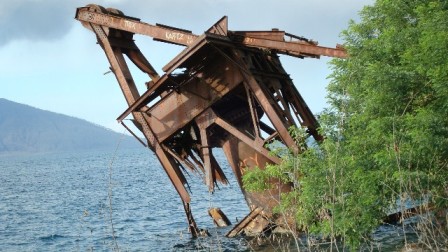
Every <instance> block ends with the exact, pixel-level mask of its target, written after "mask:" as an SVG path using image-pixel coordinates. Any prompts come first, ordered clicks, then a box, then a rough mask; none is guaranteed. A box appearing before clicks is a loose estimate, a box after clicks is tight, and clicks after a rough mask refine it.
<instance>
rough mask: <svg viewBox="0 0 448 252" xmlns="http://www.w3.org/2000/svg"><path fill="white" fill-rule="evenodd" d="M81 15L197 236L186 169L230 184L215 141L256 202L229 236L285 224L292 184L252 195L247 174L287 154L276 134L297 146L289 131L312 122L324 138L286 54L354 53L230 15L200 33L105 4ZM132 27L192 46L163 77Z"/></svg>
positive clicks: (314, 132)
mask: <svg viewBox="0 0 448 252" xmlns="http://www.w3.org/2000/svg"><path fill="white" fill-rule="evenodd" d="M76 19H77V20H79V21H81V22H82V24H83V25H84V26H85V27H87V28H88V29H90V30H92V31H93V32H94V33H95V34H96V37H97V40H98V43H99V44H100V45H101V47H102V49H103V50H104V52H105V53H106V56H107V58H108V60H109V63H110V65H111V71H112V72H113V73H114V74H115V76H116V78H117V81H118V83H119V85H120V88H121V89H122V91H123V94H124V97H125V99H126V101H127V104H128V105H129V107H128V108H127V109H126V110H125V111H124V112H123V114H122V115H120V116H119V117H118V121H119V122H122V121H123V120H124V119H125V118H126V117H128V116H129V115H131V114H132V116H133V122H134V124H135V125H136V127H137V128H138V129H139V130H140V131H141V132H142V133H143V135H144V136H145V138H146V140H147V146H148V147H149V148H150V149H151V150H152V151H153V152H154V153H155V154H156V156H157V158H158V159H159V161H160V163H161V164H162V166H163V168H164V170H165V171H166V173H167V175H168V177H169V179H170V180H171V182H172V184H173V186H174V188H175V189H176V191H177V192H178V194H179V196H180V197H181V199H182V203H183V206H184V209H185V213H186V215H187V221H188V225H189V230H190V232H191V233H192V235H193V236H197V235H199V229H198V228H197V226H196V222H195V221H194V218H193V214H192V212H191V209H190V202H191V198H190V194H189V192H188V190H187V186H188V183H187V179H186V177H185V173H186V172H197V173H199V174H202V175H203V178H204V182H205V184H206V185H207V187H208V190H209V191H210V192H213V191H214V190H215V186H216V185H217V183H222V184H227V183H228V181H227V177H226V175H225V174H224V172H223V171H222V169H221V167H220V166H219V164H218V162H217V161H216V159H215V157H214V155H213V152H212V149H213V148H222V149H223V151H224V154H225V156H226V157H227V161H228V163H229V165H230V167H231V168H232V170H233V173H234V175H235V176H236V179H237V181H238V183H239V186H240V187H241V190H242V192H243V194H244V197H245V199H246V201H247V204H248V206H249V208H250V210H251V212H250V214H249V215H248V216H246V217H245V218H244V219H243V220H241V221H240V222H239V223H237V224H236V225H235V227H234V229H232V231H230V232H229V234H228V236H235V235H237V234H239V233H241V232H242V231H244V232H246V233H259V232H262V231H264V230H266V229H268V228H272V225H281V223H282V221H280V218H278V219H276V216H274V215H272V209H273V207H274V206H275V205H276V204H277V202H278V200H279V197H280V192H287V191H289V190H291V185H289V184H282V183H280V182H279V181H276V180H272V181H271V184H272V186H273V189H272V190H270V191H266V192H264V193H252V192H248V191H246V190H245V189H244V186H243V182H242V176H243V174H244V173H245V172H246V171H247V170H250V169H253V168H254V167H259V168H261V169H264V167H266V165H268V164H279V163H280V162H281V159H280V158H279V157H277V156H273V155H271V154H270V150H269V149H268V148H267V147H266V144H267V143H268V142H270V141H272V140H274V139H275V140H278V141H279V142H280V143H282V144H284V145H285V146H287V147H289V148H291V149H292V150H294V151H295V152H297V153H298V152H299V149H298V146H297V145H296V142H295V141H294V139H293V138H292V137H291V136H290V134H289V133H288V129H289V128H290V127H291V126H300V127H305V128H306V129H307V131H308V133H309V134H310V135H311V136H313V137H314V138H315V139H316V140H317V141H320V140H322V136H320V135H319V133H318V132H317V128H318V122H317V121H316V119H315V117H314V116H313V114H312V113H311V111H310V109H309V108H308V106H307V105H306V103H305V101H304V100H303V98H302V97H301V95H300V94H299V92H298V91H297V89H296V88H295V86H294V84H293V82H292V80H291V78H290V77H289V75H288V74H287V73H286V72H285V70H284V69H283V67H282V65H281V63H280V60H279V56H278V54H286V55H291V56H294V57H298V58H319V57H320V56H321V55H324V56H330V57H346V52H345V51H344V50H343V49H342V48H339V47H336V48H327V47H321V46H318V45H317V43H316V42H314V41H310V40H307V39H305V38H302V37H298V36H294V35H292V34H288V33H285V32H284V31H279V30H276V29H274V30H272V31H230V30H228V29H227V17H223V18H222V19H221V20H219V21H218V22H217V23H216V24H214V25H213V26H212V27H211V28H210V29H208V30H207V31H206V32H205V33H204V34H202V35H200V36H198V35H195V34H193V33H191V32H190V31H186V30H182V29H178V28H173V27H169V26H165V25H159V24H157V25H150V24H147V23H143V22H140V20H139V19H136V18H133V17H129V16H125V15H124V14H123V13H122V12H121V11H119V10H116V9H105V8H103V7H101V6H98V5H88V6H86V7H82V8H78V9H77V11H76ZM134 34H143V35H147V36H150V37H152V38H153V39H154V40H158V41H163V42H168V43H173V44H178V45H182V46H185V47H186V48H185V49H184V50H183V51H182V52H181V53H180V54H179V55H177V56H176V57H175V58H174V59H172V60H171V61H170V62H169V63H168V64H167V65H166V66H165V67H163V71H164V72H165V73H164V74H163V75H161V76H160V75H159V74H158V73H157V72H156V71H155V70H154V68H153V67H152V66H151V64H150V63H149V61H148V60H147V59H146V58H145V57H144V56H143V54H142V53H141V51H140V50H139V48H138V47H137V45H136V44H135V42H134V40H133V36H134ZM124 55H126V56H127V57H128V58H129V59H130V60H131V61H132V63H134V64H135V65H136V66H137V67H138V68H139V69H140V70H141V71H142V72H144V73H146V74H147V75H148V76H149V78H150V80H149V81H148V82H147V83H146V85H147V90H146V91H145V92H144V93H143V94H140V93H139V92H138V90H137V87H136V84H135V83H134V80H133V78H132V75H131V72H130V70H129V68H128V65H127V63H126V61H125V57H124ZM179 70H182V72H180V73H179Z"/></svg>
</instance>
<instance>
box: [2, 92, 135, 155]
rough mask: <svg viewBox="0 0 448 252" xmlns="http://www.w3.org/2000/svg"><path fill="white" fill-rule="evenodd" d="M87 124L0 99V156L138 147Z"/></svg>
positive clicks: (116, 135)
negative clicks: (118, 144)
mask: <svg viewBox="0 0 448 252" xmlns="http://www.w3.org/2000/svg"><path fill="white" fill-rule="evenodd" d="M121 136H122V135H121V134H119V133H116V132H114V131H112V130H109V129H107V128H105V127H102V126H98V125H96V124H93V123H90V122H88V121H85V120H82V119H77V118H74V117H70V116H66V115H62V114H57V113H53V112H49V111H45V110H41V109H37V108H33V107H30V106H28V105H24V104H19V103H16V102H12V101H9V100H6V99H3V98H0V154H1V153H8V152H51V151H76V150H93V149H106V148H115V147H116V146H117V143H118V142H119V141H120V139H122V141H121V142H120V146H121V147H122V148H129V147H137V146H138V145H140V143H138V141H137V140H136V139H134V138H133V137H130V136H124V137H123V138H121Z"/></svg>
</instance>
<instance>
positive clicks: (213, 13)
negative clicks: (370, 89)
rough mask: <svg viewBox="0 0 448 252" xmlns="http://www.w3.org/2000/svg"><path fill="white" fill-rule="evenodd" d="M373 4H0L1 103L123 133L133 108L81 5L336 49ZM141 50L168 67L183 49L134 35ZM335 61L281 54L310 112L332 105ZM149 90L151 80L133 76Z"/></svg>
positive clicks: (115, 0) (345, 0)
mask: <svg viewBox="0 0 448 252" xmlns="http://www.w3.org/2000/svg"><path fill="white" fill-rule="evenodd" d="M373 2H374V0H338V1H336V0H283V1H274V0H246V1H243V0H189V1H185V0H151V1H144V0H135V1H132V0H112V1H104V0H97V1H95V2H94V1H93V0H90V1H85V0H14V1H12V0H11V1H9V0H0V98H5V99H8V100H11V101H14V102H18V103H23V104H27V105H30V106H33V107H37V108H40V109H44V110H49V111H52V112H57V113H61V114H65V115H69V116H74V117H77V118H81V119H84V120H87V121H90V122H93V123H95V124H98V125H101V126H104V127H107V128H110V129H112V130H115V131H118V132H123V128H122V126H121V125H119V124H118V123H117V121H116V118H117V117H118V116H119V115H120V114H121V113H122V112H123V111H124V110H125V109H126V108H127V105H126V102H125V100H124V97H123V95H122V93H121V91H120V88H119V86H118V84H117V82H116V79H115V77H114V76H113V74H111V73H109V74H105V73H107V72H108V71H109V63H108V61H107V59H106V56H105V55H104V52H103V50H102V49H101V47H100V46H99V45H97V44H96V38H95V35H94V34H93V33H92V32H91V31H89V30H87V29H85V28H84V27H83V26H82V25H81V23H80V22H78V21H77V20H75V19H74V16H75V11H76V8H77V7H83V6H85V5H87V4H89V3H95V4H99V5H102V6H104V7H113V8H117V9H119V10H121V11H123V12H124V13H125V14H126V15H129V16H133V17H138V18H140V19H141V20H142V21H143V22H146V23H150V24H155V23H161V24H166V25H169V26H174V27H178V28H184V29H187V30H191V31H193V33H195V34H202V33H203V32H204V31H205V30H207V29H208V28H209V27H210V26H211V25H213V24H214V23H215V22H216V21H218V20H219V19H220V18H221V17H222V16H225V15H226V16H228V18H229V30H233V31H238V30H271V29H272V28H278V29H280V30H285V31H286V32H289V33H292V34H295V35H299V36H304V37H306V38H309V39H313V40H315V41H318V42H319V45H322V46H328V47H334V46H335V45H336V44H337V43H340V44H341V43H343V41H342V38H341V37H340V36H339V35H340V33H341V31H342V30H344V29H346V28H347V26H348V23H349V20H355V21H356V20H358V19H359V17H358V13H359V11H360V10H361V9H362V7H363V6H365V5H371V4H373ZM134 38H135V40H136V43H137V45H138V46H139V47H140V50H141V51H142V52H143V54H144V55H145V56H146V58H147V59H148V60H149V61H150V63H151V64H152V65H153V66H154V67H155V68H156V70H157V71H158V73H159V75H162V74H163V71H162V70H161V68H162V67H163V66H164V65H165V64H166V63H168V62H169V61H170V60H171V59H172V58H173V57H174V56H176V55H177V54H178V53H179V52H180V51H181V50H182V49H183V47H181V46H176V45H170V44H164V43H162V42H155V41H153V40H152V39H151V38H149V37H145V36H141V35H135V36H134ZM329 60H330V59H329V58H326V57H321V59H297V58H292V57H288V56H281V61H282V62H283V65H284V68H285V69H286V71H287V72H288V73H289V74H290V76H291V78H292V79H293V81H294V83H295V85H296V87H297V89H298V90H299V92H300V93H301V94H302V96H303V98H304V99H305V101H306V102H307V104H308V106H309V107H310V108H311V110H312V112H313V113H319V112H321V111H322V110H323V108H324V107H325V106H326V98H325V97H326V89H325V88H326V86H327V84H328V82H329V79H328V78H327V77H328V75H329V74H330V73H331V69H330V66H329V65H328V61H329ZM134 78H135V81H136V84H137V85H138V86H139V87H141V88H143V87H144V83H145V82H146V81H148V80H149V79H148V77H147V76H143V75H142V74H136V75H134Z"/></svg>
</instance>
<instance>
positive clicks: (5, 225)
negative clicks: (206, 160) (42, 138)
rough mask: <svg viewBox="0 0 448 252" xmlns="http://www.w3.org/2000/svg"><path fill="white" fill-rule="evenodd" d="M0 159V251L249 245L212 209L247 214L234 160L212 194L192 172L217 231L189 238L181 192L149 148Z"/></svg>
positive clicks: (201, 208) (197, 205) (201, 214)
mask: <svg viewBox="0 0 448 252" xmlns="http://www.w3.org/2000/svg"><path fill="white" fill-rule="evenodd" d="M222 158H223V156H222V155H221V156H220V155H218V159H220V160H218V161H219V162H224V160H222ZM0 159H1V163H0V174H1V176H0V251H88V250H94V251H111V250H114V249H116V248H117V247H118V249H119V250H120V251H174V250H197V249H201V248H203V249H206V250H208V249H207V248H209V249H210V248H212V247H216V248H221V249H222V250H245V249H246V247H245V245H244V241H243V240H239V239H227V238H224V237H223V234H225V233H226V232H227V231H228V230H229V228H224V229H218V228H215V227H214V225H213V222H212V220H211V218H210V217H209V216H208V213H207V209H208V208H209V207H210V206H213V207H220V208H221V209H222V210H223V211H224V212H225V213H226V214H227V216H228V217H229V219H230V220H233V222H235V221H234V220H235V219H236V218H238V219H241V218H243V217H244V216H245V215H246V214H247V213H248V208H247V205H246V203H245V201H244V199H243V196H242V195H241V193H240V189H239V187H238V184H237V182H236V181H235V179H234V177H233V174H232V173H231V171H230V170H228V167H227V166H224V165H223V168H224V170H225V173H226V175H227V176H228V178H229V181H230V186H221V187H220V189H219V190H217V191H216V192H215V193H214V194H213V195H210V194H209V193H208V191H207V188H206V187H205V185H203V183H202V182H201V178H199V177H198V176H197V175H195V174H191V178H189V179H188V180H189V181H190V186H191V191H192V193H191V198H192V210H193V214H194V217H195V219H196V222H197V223H198V226H199V227H200V228H205V229H208V230H209V232H210V233H211V234H212V237H210V238H207V240H201V239H191V238H190V235H189V233H188V232H187V224H186V217H185V214H184V211H183V207H182V204H181V201H180V198H179V197H178V196H177V193H176V191H175V190H174V188H173V186H172V185H171V183H170V181H169V179H168V177H167V176H166V174H165V172H164V171H163V169H162V168H161V166H160V164H159V162H158V161H157V159H156V157H155V156H154V155H153V154H152V153H151V152H150V151H149V150H148V149H145V148H141V149H128V150H120V149H119V150H118V151H117V152H115V151H96V152H77V153H70V152H65V153H47V154H34V155H26V156H24V155H20V156H19V155H16V156H2V157H0ZM109 193H111V197H109ZM111 209H112V210H111ZM110 213H112V215H110ZM110 216H112V218H110ZM112 229H113V230H114V231H115V232H114V236H115V240H114V239H113V237H112V234H113V232H112Z"/></svg>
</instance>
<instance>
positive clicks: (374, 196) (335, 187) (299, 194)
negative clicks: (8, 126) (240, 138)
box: [244, 0, 448, 250]
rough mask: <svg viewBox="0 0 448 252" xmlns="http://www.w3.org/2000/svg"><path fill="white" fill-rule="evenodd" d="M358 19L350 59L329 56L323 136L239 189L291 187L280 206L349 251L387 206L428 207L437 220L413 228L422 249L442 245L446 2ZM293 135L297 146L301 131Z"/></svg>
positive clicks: (348, 42) (407, 4)
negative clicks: (277, 183)
mask: <svg viewBox="0 0 448 252" xmlns="http://www.w3.org/2000/svg"><path fill="white" fill-rule="evenodd" d="M360 17H361V21H360V22H359V23H355V22H353V21H352V22H351V23H350V24H349V26H348V28H347V30H345V31H343V33H342V36H343V39H344V42H345V43H344V46H345V47H346V49H347V52H348V54H349V58H348V59H343V60H341V59H334V60H333V61H332V62H331V66H332V68H333V74H332V75H331V76H330V79H331V82H330V84H329V86H328V100H329V104H330V106H329V108H328V109H326V110H325V111H324V112H323V113H322V114H321V115H320V122H321V125H322V127H321V131H322V134H323V135H325V137H326V139H325V141H324V142H322V143H319V144H316V145H313V146H308V147H307V148H305V146H302V147H303V148H302V149H303V152H302V153H301V154H300V155H298V156H294V155H292V154H291V153H285V154H284V155H283V160H284V161H283V163H282V164H281V165H278V166H270V167H267V168H266V169H265V170H263V171H261V170H254V171H252V172H250V173H248V174H246V175H245V177H244V180H245V183H246V184H248V186H247V188H246V189H248V190H263V189H265V188H266V187H267V186H268V183H267V181H268V178H270V177H277V178H280V179H282V180H283V181H284V182H292V183H294V185H295V190H294V191H292V192H291V193H288V194H285V195H283V200H282V202H281V204H280V206H279V207H278V209H277V211H279V212H289V213H293V214H294V216H295V218H296V222H297V225H298V227H299V229H301V230H304V231H306V232H307V233H309V234H316V235H323V236H325V237H327V238H329V239H330V240H331V241H332V242H333V243H340V244H339V245H340V246H342V247H345V248H350V249H353V250H355V249H358V248H360V246H361V245H362V244H367V243H369V241H370V237H371V233H372V231H373V230H374V229H375V228H377V227H378V226H379V225H380V224H381V223H382V221H383V218H384V217H385V216H387V215H388V214H390V213H391V212H393V211H397V210H403V209H405V208H406V207H409V206H411V205H412V204H414V203H417V204H423V205H425V206H431V210H432V212H433V213H434V214H435V215H439V216H436V218H427V219H425V220H424V221H425V222H423V224H421V225H419V226H417V230H416V233H417V234H418V235H419V238H420V243H421V244H422V245H423V246H425V247H426V248H427V249H431V250H441V249H444V248H446V247H448V246H447V244H448V237H447V236H448V231H447V226H446V218H447V217H446V214H447V213H446V209H447V207H448V172H447V168H448V148H447V146H448V116H447V115H448V60H447V57H446V55H448V3H447V2H446V1H438V0H431V1H429V0H414V1H405V0H398V1H390V0H377V1H376V3H375V4H374V5H373V6H366V7H365V8H364V9H363V10H362V11H361V12H360ZM292 133H293V134H294V135H295V136H296V138H297V139H298V140H299V142H303V141H301V140H302V139H303V138H304V137H305V134H304V132H301V130H300V129H295V130H293V131H292ZM397 208H398V209H397ZM443 221H445V223H443ZM419 227H420V230H418V229H419ZM336 238H338V239H336Z"/></svg>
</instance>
